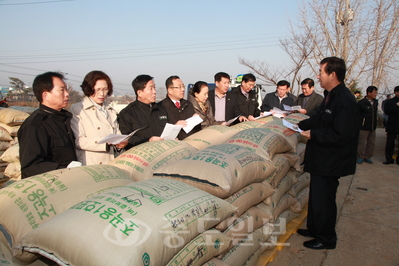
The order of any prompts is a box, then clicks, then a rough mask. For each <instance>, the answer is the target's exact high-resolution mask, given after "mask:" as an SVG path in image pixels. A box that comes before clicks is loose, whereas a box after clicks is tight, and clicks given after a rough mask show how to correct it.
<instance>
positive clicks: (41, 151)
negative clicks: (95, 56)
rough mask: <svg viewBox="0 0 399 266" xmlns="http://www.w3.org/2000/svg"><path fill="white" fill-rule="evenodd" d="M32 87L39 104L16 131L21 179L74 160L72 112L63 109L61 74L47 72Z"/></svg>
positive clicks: (65, 94) (64, 91)
mask: <svg viewBox="0 0 399 266" xmlns="http://www.w3.org/2000/svg"><path fill="white" fill-rule="evenodd" d="M32 87H33V92H34V94H35V96H36V99H37V100H38V101H39V102H40V106H39V109H37V110H36V111H34V112H33V113H32V114H31V115H30V116H29V117H28V118H27V119H26V120H25V121H24V123H23V124H22V126H21V128H20V129H19V130H18V140H19V157H20V161H21V174H22V178H27V177H30V176H33V175H37V174H41V173H44V172H48V171H51V170H55V169H60V168H67V167H68V166H69V164H70V163H71V162H73V161H76V160H77V158H76V154H75V140H74V135H73V132H72V129H71V119H72V114H71V113H70V112H68V111H66V110H64V108H65V107H66V106H67V105H68V101H69V93H68V91H67V86H66V84H65V82H64V76H63V75H62V74H61V73H57V72H46V73H44V74H41V75H38V76H37V77H36V78H35V80H34V81H33V86H32Z"/></svg>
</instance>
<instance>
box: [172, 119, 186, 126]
mask: <svg viewBox="0 0 399 266" xmlns="http://www.w3.org/2000/svg"><path fill="white" fill-rule="evenodd" d="M187 124H188V123H187V121H186V120H179V121H177V122H176V124H175V125H176V126H182V127H185V126H187Z"/></svg>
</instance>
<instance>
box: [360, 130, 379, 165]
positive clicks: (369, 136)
mask: <svg viewBox="0 0 399 266" xmlns="http://www.w3.org/2000/svg"><path fill="white" fill-rule="evenodd" d="M374 146H375V130H360V133H359V144H358V146H357V158H358V159H363V160H364V159H370V158H371V156H373V153H374Z"/></svg>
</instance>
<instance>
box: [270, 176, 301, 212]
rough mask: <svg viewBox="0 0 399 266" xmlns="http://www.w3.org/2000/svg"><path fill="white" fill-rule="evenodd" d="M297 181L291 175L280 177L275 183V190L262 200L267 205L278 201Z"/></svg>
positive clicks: (275, 203)
mask: <svg viewBox="0 0 399 266" xmlns="http://www.w3.org/2000/svg"><path fill="white" fill-rule="evenodd" d="M297 182H298V179H297V178H296V177H294V176H292V175H286V176H284V177H283V179H281V181H280V182H279V184H278V185H277V187H276V189H275V192H274V193H273V195H271V196H270V197H269V198H267V199H265V200H264V201H263V202H264V203H265V204H267V205H270V204H274V205H277V203H278V202H279V201H280V199H281V197H282V196H283V195H284V194H285V193H287V191H289V190H290V189H291V188H292V186H293V185H294V184H296V183H297Z"/></svg>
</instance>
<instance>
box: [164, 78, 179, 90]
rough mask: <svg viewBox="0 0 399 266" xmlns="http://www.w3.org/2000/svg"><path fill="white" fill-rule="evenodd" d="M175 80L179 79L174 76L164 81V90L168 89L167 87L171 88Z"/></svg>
mask: <svg viewBox="0 0 399 266" xmlns="http://www.w3.org/2000/svg"><path fill="white" fill-rule="evenodd" d="M175 79H180V78H179V76H176V75H174V76H170V77H169V78H167V79H166V81H165V87H166V89H169V87H171V86H173V81H174V80H175Z"/></svg>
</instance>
